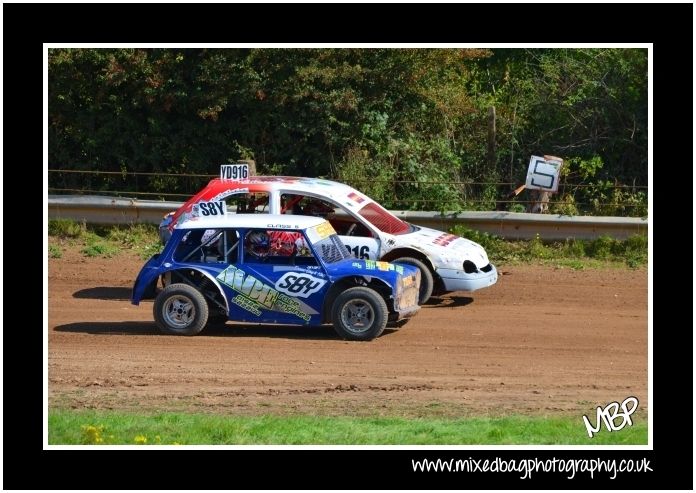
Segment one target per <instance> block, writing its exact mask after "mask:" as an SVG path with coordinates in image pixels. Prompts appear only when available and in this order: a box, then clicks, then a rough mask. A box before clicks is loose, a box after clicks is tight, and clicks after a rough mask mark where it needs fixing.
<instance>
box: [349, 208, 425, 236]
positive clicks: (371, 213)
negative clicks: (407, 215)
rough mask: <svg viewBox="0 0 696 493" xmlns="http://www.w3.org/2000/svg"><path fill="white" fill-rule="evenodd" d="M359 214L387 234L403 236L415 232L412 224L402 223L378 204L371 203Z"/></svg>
mask: <svg viewBox="0 0 696 493" xmlns="http://www.w3.org/2000/svg"><path fill="white" fill-rule="evenodd" d="M358 214H360V215H361V216H362V217H364V218H365V219H366V220H367V221H368V222H369V223H370V224H372V225H373V226H374V227H376V228H377V229H379V230H380V231H383V232H385V233H389V234H393V235H402V234H406V233H410V232H412V231H413V228H412V227H411V225H410V224H408V223H407V222H404V221H402V220H401V219H399V218H398V217H396V216H395V215H394V214H392V213H391V212H389V211H388V210H386V209H385V208H384V207H382V206H381V205H379V204H378V203H377V202H370V203H369V204H367V205H365V206H364V207H363V208H362V209H360V210H359V211H358Z"/></svg>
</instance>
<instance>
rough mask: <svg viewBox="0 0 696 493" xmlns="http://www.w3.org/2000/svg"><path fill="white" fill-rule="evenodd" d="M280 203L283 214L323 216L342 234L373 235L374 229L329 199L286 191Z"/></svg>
mask: <svg viewBox="0 0 696 493" xmlns="http://www.w3.org/2000/svg"><path fill="white" fill-rule="evenodd" d="M280 203H281V214H295V215H304V216H314V217H322V218H324V219H326V220H327V221H329V222H330V223H331V226H333V228H334V230H335V231H336V233H337V234H339V235H341V236H367V237H372V236H373V234H372V231H370V230H369V228H367V227H366V226H365V225H363V224H362V223H361V222H360V221H358V220H357V219H355V218H354V217H353V216H351V215H350V213H349V212H348V211H347V210H346V209H345V208H343V207H342V206H341V205H340V204H336V203H334V202H331V201H329V200H325V199H319V198H316V197H310V196H306V195H299V194H292V193H284V194H283V195H281V197H280Z"/></svg>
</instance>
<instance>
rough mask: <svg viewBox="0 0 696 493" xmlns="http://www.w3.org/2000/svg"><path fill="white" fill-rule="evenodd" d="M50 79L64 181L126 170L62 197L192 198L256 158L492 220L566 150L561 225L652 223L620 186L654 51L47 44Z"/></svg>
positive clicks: (55, 164) (635, 192) (634, 150)
mask: <svg viewBox="0 0 696 493" xmlns="http://www.w3.org/2000/svg"><path fill="white" fill-rule="evenodd" d="M48 69H49V91H48V97H49V105H48V106H49V163H50V166H51V168H56V169H69V170H100V171H110V172H114V174H107V175H103V174H102V175H93V174H68V173H65V174H54V173H51V174H49V179H50V184H49V186H51V187H53V188H62V189H68V188H78V189H87V190H104V191H106V190H111V191H113V190H120V191H123V192H128V191H132V192H147V193H150V192H155V193H160V194H167V193H168V194H172V193H174V194H181V195H182V196H187V195H191V194H193V193H195V192H196V191H197V190H198V189H200V188H201V187H202V186H203V185H204V184H205V182H206V178H204V177H191V176H186V177H182V178H178V177H167V176H163V174H164V173H174V174H216V173H217V169H218V166H219V164H220V163H223V162H229V161H234V160H237V159H254V160H256V162H257V169H258V171H259V172H260V173H265V174H270V173H272V174H287V175H299V176H322V177H331V178H336V179H340V180H343V181H346V182H349V183H351V184H354V185H355V186H356V187H357V188H359V189H361V190H363V191H365V192H366V193H367V194H368V195H370V196H373V197H374V198H375V199H377V200H379V201H381V202H383V203H384V204H385V205H386V206H387V207H392V208H398V209H426V210H460V209H465V208H466V209H493V208H495V207H496V203H497V201H498V200H501V199H502V198H503V197H504V196H506V195H507V194H508V193H509V192H510V187H509V185H504V184H503V185H501V184H495V183H505V182H509V183H512V184H514V186H516V185H518V184H521V183H522V182H523V179H524V175H525V172H526V168H527V163H528V160H529V156H530V155H532V154H538V155H539V154H554V155H558V156H560V157H562V158H564V160H565V161H566V163H567V171H566V172H565V174H564V177H563V180H564V181H563V185H564V187H565V188H564V189H563V190H562V193H563V194H565V195H567V196H568V197H572V198H573V204H574V205H573V206H572V207H569V208H568V209H567V210H566V212H565V213H569V214H570V213H575V210H577V211H583V212H591V213H595V214H604V213H611V214H627V215H645V214H647V196H646V195H645V193H644V192H642V191H640V190H641V189H639V188H635V189H631V190H630V191H626V189H613V188H611V187H613V186H614V185H617V184H618V185H621V184H624V185H631V186H632V187H640V186H645V185H647V142H648V136H647V125H648V119H647V116H648V114H647V87H648V86H647V50H645V49H623V48H622V49H618V48H613V49H604V48H581V49H547V48H544V49H540V48H539V49H537V48H535V49H503V48H496V49H491V50H485V49H420V48H419V49H410V48H409V49H385V48H380V49H362V48H346V49H323V48H322V49H277V48H273V49H270V48H251V49H250V48H243V49H242V48H240V49H209V48H168V49H161V48H150V49H142V48H119V49H103V48H100V49H91V48H90V49H84V48H60V49H53V48H52V49H50V50H49V56H48ZM490 107H495V109H496V115H497V120H496V125H497V135H496V144H497V154H496V155H495V156H494V159H493V162H489V160H488V158H487V132H488V111H489V108H490ZM132 171H137V172H146V173H152V175H149V176H140V177H137V178H134V177H133V176H131V175H128V174H127V172H132ZM451 182H458V183H463V184H460V185H456V186H455V185H453V184H452V183H451ZM480 182H493V183H492V184H489V185H485V186H484V185H478V183H480ZM607 183H608V184H610V187H607V186H606V184H607ZM579 185H583V186H584V185H593V186H596V188H591V187H590V188H587V187H579ZM161 196H162V197H164V196H165V195H161ZM607 204H608V205H607Z"/></svg>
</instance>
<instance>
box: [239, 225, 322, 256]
mask: <svg viewBox="0 0 696 493" xmlns="http://www.w3.org/2000/svg"><path fill="white" fill-rule="evenodd" d="M244 261H245V262H247V263H267V264H273V265H318V263H317V260H316V258H315V257H314V254H313V253H312V250H311V249H310V248H309V244H308V243H307V240H306V238H305V237H304V235H303V234H302V232H300V231H288V230H283V229H253V230H249V231H247V233H246V235H245V237H244Z"/></svg>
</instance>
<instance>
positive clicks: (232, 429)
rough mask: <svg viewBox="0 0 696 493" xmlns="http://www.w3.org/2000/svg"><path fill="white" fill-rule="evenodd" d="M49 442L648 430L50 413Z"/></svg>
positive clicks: (470, 440)
mask: <svg viewBox="0 0 696 493" xmlns="http://www.w3.org/2000/svg"><path fill="white" fill-rule="evenodd" d="M634 418H635V417H634ZM48 437H49V443H50V444H53V445H58V444H67V445H79V444H114V445H137V444H142V445H146V444H147V445H241V444H273V445H281V444H283V445H300V444H337V445H347V444H354V445H397V444H399V445H411V444H422V445H435V444H440V445H446V444H451V445H459V444H462V445H472V444H475V445H483V444H485V445H508V444H519V445H530V444H556V445H607V444H612V445H637V444H647V439H648V438H647V437H648V431H647V422H646V421H645V419H643V418H641V417H638V418H637V419H634V424H633V426H630V427H629V426H626V427H625V428H623V429H622V430H620V431H614V432H609V431H607V430H605V429H602V430H601V431H600V432H599V433H598V434H596V435H595V436H594V438H589V437H588V436H587V431H586V430H585V425H584V424H583V421H582V417H579V416H578V417H572V418H571V417H559V416H554V417H534V416H510V417H505V418H468V419H455V420H446V419H405V418H353V417H338V418H330V417H310V416H299V417H298V416H258V417H244V416H221V415H209V414H180V413H162V414H136V413H123V412H115V411H92V410H89V411H73V410H52V411H50V412H49V416H48Z"/></svg>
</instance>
